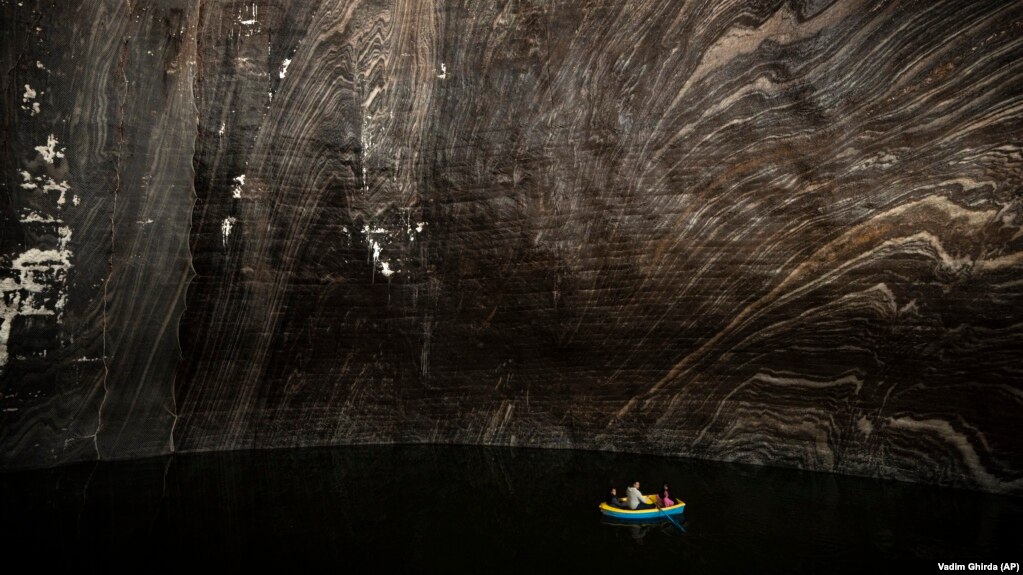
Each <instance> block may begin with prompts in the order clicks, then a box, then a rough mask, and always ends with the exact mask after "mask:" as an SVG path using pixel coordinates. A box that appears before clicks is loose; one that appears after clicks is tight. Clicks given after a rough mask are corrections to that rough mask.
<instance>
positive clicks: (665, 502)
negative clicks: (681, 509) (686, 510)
mask: <svg viewBox="0 0 1023 575" xmlns="http://www.w3.org/2000/svg"><path fill="white" fill-rule="evenodd" d="M657 498H658V499H660V500H661V507H671V506H672V505H674V504H675V500H674V499H672V497H671V487H669V486H668V484H667V483H665V484H664V487H662V488H661V492H660V493H658V494H657Z"/></svg>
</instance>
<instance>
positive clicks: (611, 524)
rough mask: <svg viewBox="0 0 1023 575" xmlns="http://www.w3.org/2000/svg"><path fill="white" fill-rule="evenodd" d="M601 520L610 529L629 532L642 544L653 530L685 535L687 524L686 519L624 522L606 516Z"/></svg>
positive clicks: (667, 533) (676, 535)
mask: <svg viewBox="0 0 1023 575" xmlns="http://www.w3.org/2000/svg"><path fill="white" fill-rule="evenodd" d="M600 522H601V523H602V524H604V525H606V526H607V527H608V528H610V529H617V530H620V531H621V532H624V533H628V534H629V537H631V538H632V539H633V540H634V541H635V542H636V543H637V544H639V545H642V544H643V541H644V539H645V538H646V536H647V535H648V534H650V533H651V532H653V533H657V534H659V535H664V536H668V537H679V536H682V535H685V533H686V526H685V523H684V521H680V522H678V523H676V524H672V523H671V522H668V521H663V520H662V521H632V522H622V521H617V520H615V519H610V518H607V517H604V518H602V519H601V520H600Z"/></svg>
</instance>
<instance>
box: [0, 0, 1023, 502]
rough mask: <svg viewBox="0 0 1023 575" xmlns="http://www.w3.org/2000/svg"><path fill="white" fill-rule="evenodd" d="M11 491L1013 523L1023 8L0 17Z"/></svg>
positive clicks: (109, 9)
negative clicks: (335, 452)
mask: <svg viewBox="0 0 1023 575" xmlns="http://www.w3.org/2000/svg"><path fill="white" fill-rule="evenodd" d="M0 14H2V20H3V21H2V24H0V26H2V39H0V49H2V56H0V63H2V64H3V76H2V78H3V80H2V82H3V85H2V88H3V104H2V114H3V138H4V140H3V149H2V158H3V160H2V168H3V169H2V175H0V182H2V185H3V188H2V189H3V193H2V194H0V199H2V203H0V217H2V235H0V274H2V275H0V288H2V297H3V299H2V302H0V305H2V310H0V311H2V314H0V322H2V323H0V370H2V372H0V466H2V467H3V468H7V469H13V468H23V467H34V466H44V465H54V464H60V463H67V462H72V461H80V460H92V459H114V458H130V457H138V456H145V455H154V454H162V453H169V452H187V451H205V450H222V449H240V448H264V447H292V446H308V445H332V444H349V443H390V442H402V443H405V442H436V443H474V444H488V445H490V444H493V445H520V446H537V447H558V448H582V449H605V450H621V451H640V452H649V453H656V454H665V455H685V456H693V457H700V458H709V459H719V460H728V461H739V462H747V463H757V464H772V465H785V466H794V467H801V468H806V469H813V470H822V471H832V472H838V473H849V474H856V475H866V476H876V477H885V478H895V479H902V480H910V481H921V482H929V483H936V484H942V485H954V486H962V487H970V488H979V489H985V490H990V491H1001V492H1009V493H1017V494H1019V493H1023V440H1021V439H1020V436H1019V434H1018V433H1017V432H1016V430H1017V427H1016V426H1017V425H1018V421H1019V419H1020V416H1021V415H1023V365H1021V363H1020V353H1019V350H1020V349H1023V273H1021V272H1023V3H1020V2H1008V1H993V0H992V1H977V2H962V1H930V0H928V1H923V0H920V1H902V2H896V1H891V2H875V1H857V0H838V1H834V2H814V1H812V0H806V1H796V0H792V1H788V2H783V1H758V2H753V1H748V0H742V1H739V0H735V1H720V2H680V1H677V0H579V1H575V2H572V1H554V0H546V1H541V0H537V1H528V0H517V1H516V0H507V1H494V2H482V1H468V0H464V1H461V2H457V1H448V2H445V1H440V0H370V1H357V0H310V1H303V2H287V1H283V0H276V1H256V2H253V1H251V0H246V1H244V2H241V1H235V2H231V1H223V2H217V1H211V0H205V1H201V0H159V1H157V0H152V1H146V0H136V1H129V2H124V1H122V0H107V1H81V2H63V1H61V2H57V1H38V2H34V1H30V0H25V1H22V2H17V1H14V0H4V1H0Z"/></svg>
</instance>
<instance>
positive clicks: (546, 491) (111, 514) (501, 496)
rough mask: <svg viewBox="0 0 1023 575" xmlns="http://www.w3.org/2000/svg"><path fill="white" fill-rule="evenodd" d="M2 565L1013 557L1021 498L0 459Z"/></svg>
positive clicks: (480, 566) (807, 566)
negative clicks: (630, 502)
mask: <svg viewBox="0 0 1023 575" xmlns="http://www.w3.org/2000/svg"><path fill="white" fill-rule="evenodd" d="M633 477H635V478H637V479H638V480H639V481H641V482H643V484H644V487H646V489H645V491H652V490H654V489H655V484H659V482H661V481H665V480H666V481H669V482H671V483H672V485H673V486H674V488H675V491H676V493H677V494H678V495H679V496H680V497H681V498H682V499H683V500H684V501H686V503H687V510H686V516H685V519H684V521H683V523H682V527H683V528H684V530H685V532H684V533H683V532H682V531H680V530H679V529H678V528H676V527H675V526H674V525H672V524H670V523H664V524H660V525H650V526H631V527H630V526H626V527H622V526H614V525H607V524H605V523H603V522H602V521H601V518H600V515H599V513H598V512H597V509H596V506H597V504H598V503H599V501H600V499H601V497H602V495H603V493H604V490H605V488H606V486H607V485H608V483H609V481H614V482H616V483H617V484H618V486H619V487H622V486H624V484H625V483H626V481H628V480H630V479H631V478H633ZM0 515H2V525H3V527H2V534H0V535H2V540H0V554H2V556H3V561H4V564H6V565H8V566H9V565H12V564H18V563H19V562H21V563H25V562H27V564H29V565H32V566H33V568H34V570H36V571H38V570H43V571H45V572H49V571H53V570H60V571H72V570H73V571H86V572H91V571H103V572H112V571H113V572H121V571H132V572H139V573H146V572H154V571H156V572H164V571H170V570H179V571H180V570H185V569H200V568H201V569H210V568H212V569H217V570H226V571H232V572H239V571H253V570H260V571H262V570H266V569H273V570H277V569H287V570H288V572H291V571H293V570H294V569H295V568H298V569H311V568H314V567H315V568H322V567H326V568H327V569H331V570H345V571H348V570H351V572H353V573H358V572H384V571H390V572H429V573H434V572H435V573H450V572H458V573H494V572H497V573H523V572H535V573H539V572H591V573H605V572H611V573H634V572H637V573H638V572H655V573H714V572H721V573H735V572H814V571H816V572H836V571H839V572H845V571H854V570H860V569H862V568H864V567H867V568H872V569H881V568H890V567H892V566H894V565H898V566H900V567H911V568H912V570H913V572H934V571H937V570H938V569H937V563H938V562H939V561H942V562H950V561H959V562H963V563H969V562H990V561H997V562H1003V561H1014V562H1021V561H1023V544H1021V537H1020V533H1021V531H1023V530H1021V529H1020V526H1021V520H1023V500H1021V499H1019V498H1011V497H1002V496H994V495H987V494H981V493H974V492H968V491H961V490H952V489H941V488H934V487H926V486H918V485H909V484H902V483H895V482H884V481H875V480H868V479H860V478H850V477H839V476H834V475H829V474H818V473H808V472H801V471H795V470H790V469H777V468H765V467H753V466H745V465H735V464H724V463H714V462H706V461H694V460H687V459H666V458H660V457H649V456H639V455H622V454H608V453H593V452H578V451H546V450H522V449H502V448H477V447H437V446H416V447H412V446H394V447H348V448H329V449H328V448H323V449H302V450H290V451H289V450H281V451H256V452H235V453H219V454H200V455H183V456H175V457H172V458H171V457H168V458H158V459H147V460H140V461H131V462H104V463H100V464H87V465H77V466H72V467H65V468H60V469H54V470H44V471H31V472H18V473H8V474H3V475H0Z"/></svg>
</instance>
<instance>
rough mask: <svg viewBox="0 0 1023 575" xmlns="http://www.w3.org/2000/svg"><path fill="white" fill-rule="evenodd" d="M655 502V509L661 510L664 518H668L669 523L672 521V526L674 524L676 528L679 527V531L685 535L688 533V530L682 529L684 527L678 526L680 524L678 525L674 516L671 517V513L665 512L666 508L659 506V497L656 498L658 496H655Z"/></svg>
mask: <svg viewBox="0 0 1023 575" xmlns="http://www.w3.org/2000/svg"><path fill="white" fill-rule="evenodd" d="M653 500H654V507H656V508H658V509H660V510H661V513H663V514H664V516H665V517H667V518H668V521H671V522H672V524H674V525H675V527H678V530H679V531H681V532H682V533H685V532H686V530H685V529H683V528H682V526H681V525H679V524H678V523H677V522H676V521H675V519H674V518H673V517H672V516H671V515H670V514H669V513H668V512H667V511H665V510H664V508H663V507H661V506H660V505H658V503H657V496H656V495H654V496H653Z"/></svg>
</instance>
